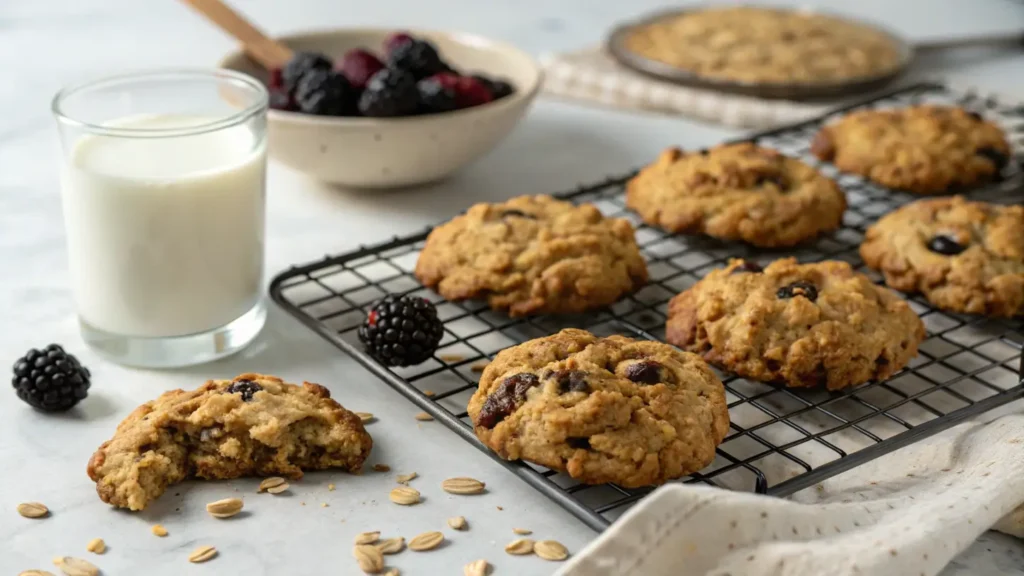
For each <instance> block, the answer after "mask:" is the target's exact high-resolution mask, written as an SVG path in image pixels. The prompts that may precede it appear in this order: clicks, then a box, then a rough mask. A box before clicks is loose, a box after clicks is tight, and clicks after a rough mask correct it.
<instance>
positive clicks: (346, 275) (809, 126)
mask: <svg viewBox="0 0 1024 576" xmlns="http://www.w3.org/2000/svg"><path fill="white" fill-rule="evenodd" d="M922 102H938V103H950V104H958V105H962V106H965V107H967V108H970V109H973V110H976V111H979V112H980V113H983V114H984V115H985V116H986V117H988V118H991V119H994V120H996V121H998V122H999V123H1001V124H1002V125H1003V127H1004V129H1006V131H1007V133H1008V134H1011V135H1013V137H1014V138H1017V139H1018V141H1017V142H1015V144H1018V145H1019V144H1020V142H1019V139H1020V137H1021V136H1024V106H1016V107H1014V106H1008V105H1004V104H1001V103H1000V102H999V101H998V100H996V99H994V98H982V97H980V96H978V95H977V94H975V93H973V92H967V93H958V92H954V91H952V90H950V89H948V88H945V87H943V86H940V85H935V84H921V85H916V86H912V87H909V88H904V89H901V90H898V91H895V92H891V93H889V94H886V95H884V96H881V97H877V98H874V99H872V100H870V101H866V102H862V103H859V104H858V105H856V106H850V107H847V108H844V109H841V110H836V111H834V112H832V113H830V114H828V115H825V116H822V117H819V118H815V119H813V120H809V121H806V122H802V123H799V124H794V125H790V126H786V127H782V128H778V129H774V130H771V131H767V132H762V133H759V134H755V135H752V136H748V137H747V138H744V140H752V141H756V142H758V143H759V144H762V145H765V146H770V147H774V148H776V149H779V150H781V151H783V152H784V153H787V154H790V155H794V156H798V157H800V158H802V159H804V160H805V161H807V162H809V163H812V164H814V165H816V166H818V167H819V169H820V170H821V171H822V172H824V173H825V174H827V175H829V176H832V177H834V178H836V180H837V181H838V182H839V184H840V185H841V186H842V187H843V189H844V190H845V192H846V194H847V199H848V203H849V208H848V210H847V212H846V214H845V216H844V222H843V227H842V228H841V229H840V230H839V231H837V232H836V233H834V234H832V235H829V236H826V237H822V238H820V239H818V240H817V241H816V242H815V243H813V244H810V245H807V246H803V247H800V248H798V249H796V250H792V251H789V252H785V253H784V252H778V251H774V252H773V251H764V250H758V249H754V248H751V247H748V246H745V245H739V244H735V243H723V242H719V241H715V240H713V239H708V238H700V237H687V236H678V235H669V234H666V233H664V232H662V231H660V230H658V229H655V228H651V227H648V226H646V225H644V224H643V223H642V222H641V221H640V220H639V218H637V217H636V215H634V214H632V213H631V212H629V211H628V210H626V208H625V203H624V188H623V187H624V184H625V182H626V181H627V180H628V179H629V177H630V176H632V175H626V176H623V177H616V178H611V179H609V180H607V181H605V182H601V183H599V184H596V185H590V186H584V187H580V188H579V189H577V190H575V191H572V192H569V193H565V194H562V196H563V197H565V198H568V199H571V200H572V201H574V202H590V203H593V204H595V205H596V206H597V207H598V208H599V209H601V211H602V212H603V213H605V214H606V215H609V216H617V217H624V218H628V219H630V220H631V221H632V222H633V223H634V225H635V226H636V228H637V241H638V244H639V246H640V248H641V251H642V252H643V254H644V255H645V257H646V258H647V261H648V270H649V272H650V282H649V284H648V285H647V286H646V287H644V288H643V289H641V290H639V291H638V292H636V293H634V294H632V295H630V296H627V297H624V298H623V299H622V300H620V301H619V302H617V303H616V304H615V305H613V306H611V307H610V308H608V309H605V310H601V311H597V312H593V313H588V314H585V315H577V316H560V317H553V316H540V317H526V318H509V317H507V316H506V315H504V314H500V313H496V312H494V311H491V310H489V309H488V308H487V306H486V304H484V303H481V302H474V301H468V302H448V301H445V300H443V299H442V298H440V297H439V296H438V295H437V294H436V293H434V292H432V291H430V290H428V289H425V288H424V287H423V286H422V285H420V284H419V282H418V281H417V280H416V279H415V277H414V276H413V275H412V271H413V269H414V267H415V263H416V258H417V256H418V254H419V251H420V249H421V248H422V246H423V242H424V240H425V239H426V236H427V234H428V233H429V229H428V230H426V231H423V232H420V233H418V234H414V235H411V236H407V237H403V238H397V237H396V238H394V239H392V240H390V241H388V242H385V243H382V244H378V245H375V246H369V247H363V248H360V249H358V250H356V251H354V252H351V253H348V254H342V255H337V256H327V257H325V258H324V259H323V260H320V261H318V262H314V263H311V264H308V265H304V266H296V267H292V268H290V269H289V270H286V271H285V272H283V273H281V274H280V275H278V276H277V277H276V278H275V279H274V280H273V281H272V283H271V288H270V292H271V297H272V298H273V299H274V300H275V301H276V302H277V303H278V304H279V305H280V306H282V307H283V308H284V309H285V310H286V311H288V312H289V313H291V314H293V315H294V316H296V317H297V318H298V319H300V320H301V321H302V322H303V323H305V324H306V325H307V326H308V327H310V328H311V329H313V330H314V331H316V332H317V333H318V334H320V335H321V336H322V337H324V338H325V339H327V340H328V341H330V342H331V343H333V344H335V345H336V346H337V347H339V348H340V349H342V350H344V351H345V352H347V353H349V354H351V355H352V356H353V357H354V358H355V359H356V360H358V361H359V362H360V363H361V364H362V365H363V366H365V367H366V368H368V369H369V370H370V371H371V372H373V373H374V374H376V375H377V376H379V377H380V378H381V379H383V380H384V381H385V382H386V383H388V384H389V385H390V386H392V387H393V388H394V389H395V390H397V391H398V392H400V393H401V394H402V395H404V396H405V397H406V398H407V399H409V400H410V401H411V402H413V403H414V404H416V405H417V406H419V407H420V408H422V409H423V410H424V411H426V412H428V413H429V414H431V415H432V416H433V417H434V418H435V419H437V420H438V421H440V422H441V423H443V424H444V425H446V426H447V427H449V428H450V429H452V430H453V431H454V432H455V433H456V434H458V435H459V436H460V437H462V438H463V439H464V440H466V441H467V442H470V443H472V444H474V445H475V446H477V447H478V448H479V449H481V450H483V451H484V452H485V453H487V454H489V455H491V456H492V457H493V458H495V459H496V460H498V461H499V462H501V463H502V464H503V465H504V466H506V467H507V468H508V469H510V470H512V471H513V472H515V473H516V474H517V475H519V476H520V477H521V478H522V479H524V480H525V481H526V482H528V483H529V484H530V485H532V486H533V487H534V488H536V489H537V490H539V491H541V492H542V493H543V494H545V495H546V496H548V497H550V498H551V499H553V500H554V501H555V502H557V503H558V504H559V505H561V506H562V507H564V508H566V509H567V510H569V511H570V512H571V513H573V514H574V515H576V516H577V517H578V518H580V519H581V520H582V521H583V522H584V523H586V524H587V525H588V526H590V527H592V528H594V529H596V530H602V529H604V528H605V527H607V525H608V524H609V523H610V522H611V521H613V520H614V519H615V518H617V517H618V516H619V515H620V514H621V513H622V512H624V511H625V510H626V509H628V507H629V505H631V504H632V503H634V502H636V501H637V500H639V499H641V498H643V496H644V495H646V494H647V493H648V492H650V490H651V489H625V488H621V487H618V486H615V485H602V486H588V485H585V484H580V483H577V482H575V481H574V480H572V479H571V478H569V477H568V476H567V475H565V474H562V473H556V472H554V471H551V470H547V469H545V468H541V467H537V466H533V465H531V464H526V463H521V462H505V461H503V460H500V459H499V458H498V457H497V456H495V455H494V454H493V453H491V451H490V450H489V449H487V448H486V447H485V446H484V445H483V444H482V443H480V442H479V441H478V440H477V438H476V436H475V435H474V434H473V431H472V427H471V423H470V422H469V419H468V417H467V415H466V410H465V407H466V403H467V401H468V399H469V397H470V396H471V395H472V393H473V391H475V389H476V384H477V380H478V377H479V374H478V372H479V370H480V366H481V365H482V364H485V363H486V362H487V361H488V360H489V359H491V358H493V356H494V355H495V354H496V353H497V352H498V351H500V350H502V349H504V348H506V347H508V346H512V345H515V344H519V343H521V342H524V341H526V340H529V339H532V338H536V337H540V336H545V335H548V334H552V333H554V332H556V331H558V330H560V329H561V328H565V327H577V328H584V329H587V330H590V331H591V332H594V333H597V334H606V335H607V334H613V333H615V334H624V335H627V336H631V337H635V338H649V339H656V340H663V337H664V324H665V319H666V311H667V304H668V301H669V299H670V298H672V296H674V295H675V294H677V293H678V292H680V291H682V290H684V289H686V288H688V287H689V286H691V285H693V283H695V282H696V281H697V280H698V279H700V278H701V277H702V276H703V275H704V274H705V273H706V272H708V271H710V270H712V269H714V268H716V267H719V266H721V265H723V264H724V263H726V262H727V261H728V259H729V258H731V257H742V258H746V259H753V260H756V261H759V262H761V263H762V264H764V263H767V262H769V261H771V260H773V259H775V258H778V257H781V256H786V255H794V256H796V257H797V258H798V259H799V260H801V261H817V260H823V259H839V260H845V261H848V262H850V263H851V264H852V265H854V266H855V267H857V268H858V269H859V270H861V271H862V272H864V273H866V274H868V275H869V276H871V277H872V278H874V279H875V280H876V281H878V282H880V283H881V278H880V277H879V276H878V275H877V274H876V273H874V272H873V271H871V270H869V269H866V268H865V267H864V266H863V263H862V262H861V261H860V259H859V256H858V246H859V244H860V242H861V240H862V238H863V235H864V232H865V230H866V229H867V227H868V226H870V225H871V224H872V223H873V222H874V221H875V220H877V218H878V217H879V216H881V215H882V214H885V213H886V212H889V211H891V210H893V209H895V208H897V207H899V206H901V205H903V204H905V203H907V202H910V201H912V200H914V199H915V198H914V197H912V196H910V195H908V194H905V193H901V192H894V191H891V190H887V189H884V188H881V187H879V186H877V185H874V184H872V183H870V182H867V181H865V180H864V179H862V178H860V177H857V176H853V175H848V174H840V173H838V171H837V170H836V169H835V168H834V167H833V166H830V165H828V164H822V163H820V162H817V161H816V160H815V159H814V158H813V157H812V156H811V155H810V153H809V145H810V141H811V138H812V137H813V136H814V134H815V133H816V132H817V130H818V129H819V128H820V127H821V125H822V124H824V123H827V122H828V121H830V120H832V119H834V118H835V117H837V115H838V114H840V113H842V112H844V111H846V110H849V109H852V108H858V107H892V106H903V105H908V104H916V103H922ZM1022 180H1024V175H1022V173H1021V168H1020V167H1019V166H1018V164H1017V163H1016V162H1011V163H1010V165H1009V166H1008V167H1007V169H1006V170H1004V173H1003V178H1002V179H1001V181H1000V182H998V183H996V184H993V185H989V186H986V187H983V188H980V189H978V190H973V191H970V192H969V194H970V197H971V198H973V199H984V200H987V201H994V202H1018V203H1019V202H1021V200H1022V198H1021V191H1020V187H1021V185H1022ZM387 294H416V295H419V296H422V297H424V298H427V299H428V300H430V301H432V302H434V303H435V305H436V306H437V308H438V313H439V315H440V317H441V319H442V320H444V323H445V336H444V339H443V340H442V341H441V344H440V347H439V349H438V351H437V353H436V354H435V355H434V357H433V358H432V359H430V360H428V361H426V362H424V363H423V364H420V365H418V366H413V367H406V368H388V367H385V366H383V365H381V364H379V363H377V362H376V361H375V360H373V358H372V357H370V356H369V355H367V354H366V353H365V352H364V351H363V350H362V348H361V346H360V345H359V342H358V339H357V337H356V329H357V328H358V326H359V324H360V323H361V322H362V321H363V319H364V318H365V315H366V313H367V310H368V308H369V307H370V305H372V303H373V302H374V301H375V300H377V299H378V298H380V297H383V296H385V295H387ZM908 300H909V302H910V304H911V306H912V307H913V308H914V310H915V311H916V312H917V313H918V314H919V315H920V316H921V318H922V319H923V321H924V323H925V325H926V327H927V329H928V336H927V338H926V340H925V341H924V342H923V343H922V345H921V346H920V354H919V356H918V357H917V358H916V359H914V360H913V361H912V362H911V363H910V365H908V366H907V367H906V368H904V369H903V370H902V371H901V372H900V373H898V374H896V375H894V376H893V377H892V378H890V379H889V380H887V381H884V382H871V383H868V384H865V385H862V386H859V387H855V388H852V389H847V390H842V391H837V392H829V391H824V390H807V389H788V388H784V387H778V386H772V385H769V384H765V383H760V382H752V381H748V380H744V379H740V378H736V377H734V376H730V375H728V374H723V373H719V376H721V377H722V380H723V382H724V384H725V388H726V395H727V400H728V403H729V414H730V419H731V430H730V432H729V434H728V435H727V436H726V438H725V440H724V441H723V443H722V444H721V445H720V446H719V448H718V450H717V457H716V459H715V461H714V462H713V463H712V464H711V465H710V466H708V467H707V468H705V469H704V470H702V471H701V472H700V473H696V474H693V475H691V476H689V477H687V478H683V479H681V480H680V481H682V482H703V483H707V484H712V485H715V486H720V487H725V488H730V489H737V490H749V491H755V492H759V493H764V494H770V495H775V496H786V495H790V494H793V493H794V492H797V491H799V490H802V489H805V488H808V487H811V486H813V485H815V484H816V483H819V482H821V481H823V480H825V479H827V478H829V477H831V476H833V475H836V474H839V473H841V472H844V471H846V470H849V469H851V468H854V467H856V466H858V465H860V464H863V463H865V462H867V461H869V460H872V459H874V458H877V457H879V456H882V455H884V454H886V453H889V452H892V451H894V450H896V449H898V448H901V447H903V446H906V445H908V444H910V443H912V442H914V441H916V440H918V439H921V438H923V437H926V436H929V435H932V434H935V433H937V432H940V431H942V430H944V429H947V428H949V427H951V426H953V425H954V424H956V423H958V422H961V421H963V420H965V419H968V418H971V417H974V416H977V415H979V414H981V413H983V412H985V411H987V410H990V409H992V408H995V407H997V406H1000V405H1003V404H1006V403H1008V402H1010V401H1012V400H1014V399H1017V398H1021V397H1024V361H1022V358H1021V356H1022V354H1021V342H1022V340H1024V339H1022V338H1021V332H1022V331H1024V321H1021V320H1020V319H989V318H982V317H977V316H969V315H959V314H953V313H949V312H943V311H940V310H938V309H936V308H934V307H932V306H931V305H930V304H929V303H928V302H927V301H926V300H924V299H923V298H921V297H916V296H911V297H909V298H908Z"/></svg>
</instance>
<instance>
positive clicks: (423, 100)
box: [416, 73, 459, 113]
mask: <svg viewBox="0 0 1024 576" xmlns="http://www.w3.org/2000/svg"><path fill="white" fill-rule="evenodd" d="M458 83H459V77H458V76H455V75H454V74H445V73H442V74H434V75H433V76H430V77H428V78H424V79H423V80H420V81H419V82H417V83H416V90H417V91H418V92H419V96H420V109H421V110H422V111H423V112H426V113H437V112H450V111H452V110H455V109H457V108H458V107H459V101H458Z"/></svg>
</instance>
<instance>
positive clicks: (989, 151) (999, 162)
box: [974, 148, 1010, 170]
mask: <svg viewBox="0 0 1024 576" xmlns="http://www.w3.org/2000/svg"><path fill="white" fill-rule="evenodd" d="M974 153H975V154H977V155H978V156H981V157H983V158H987V159H989V160H991V161H992V163H993V164H995V165H996V169H997V170H1002V169H1003V168H1005V167H1006V165H1007V164H1008V163H1009V162H1010V157H1009V156H1007V155H1006V154H1004V153H1003V152H1000V151H999V150H996V149H995V148H979V149H978V150H976V151H975V152H974Z"/></svg>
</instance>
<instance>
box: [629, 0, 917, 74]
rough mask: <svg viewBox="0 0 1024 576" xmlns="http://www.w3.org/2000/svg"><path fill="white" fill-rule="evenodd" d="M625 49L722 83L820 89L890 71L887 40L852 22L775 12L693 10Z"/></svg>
mask: <svg viewBox="0 0 1024 576" xmlns="http://www.w3.org/2000/svg"><path fill="white" fill-rule="evenodd" d="M625 47H626V49H627V50H630V51H631V52H634V53H636V54H639V55H641V56H644V57H645V58H649V59H651V60H656V61H658V62H662V63H665V64H668V65H671V66H675V67H677V68H681V69H684V70H687V71H690V72H692V73H693V74H695V75H697V76H699V77H704V78H713V79H717V80H730V81H736V82H748V83H759V84H763V83H771V84H791V83H802V84H821V83H834V82H838V81H843V80H856V79H861V78H870V77H873V76H880V75H884V74H888V73H891V72H893V71H894V70H895V69H896V68H897V67H899V66H900V65H901V63H902V61H903V58H904V56H903V53H902V52H901V50H900V47H899V45H898V44H897V43H896V42H895V41H894V39H893V38H892V37H891V36H889V35H888V34H886V33H884V32H881V31H879V30H876V29H874V28H871V27H869V26H866V25H863V24H859V23H857V22H853V21H850V20H845V19H842V18H836V17H834V16H827V15H824V14H814V13H811V12H804V11H793V10H784V9H776V8H757V7H751V6H740V7H730V8H709V9H703V10H692V11H688V12H685V13H682V14H674V15H671V16H666V17H663V18H659V19H657V20H655V21H653V22H650V23H647V24H642V25H639V26H636V27H635V28H633V29H632V30H631V31H630V33H629V35H628V36H627V37H626V38H625Z"/></svg>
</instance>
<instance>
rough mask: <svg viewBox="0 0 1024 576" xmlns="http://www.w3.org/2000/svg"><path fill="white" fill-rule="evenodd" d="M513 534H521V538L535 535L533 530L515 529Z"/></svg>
mask: <svg viewBox="0 0 1024 576" xmlns="http://www.w3.org/2000/svg"><path fill="white" fill-rule="evenodd" d="M512 532H513V533H515V534H519V535H520V536H529V535H530V534H533V530H527V529H526V528H513V529H512Z"/></svg>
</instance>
